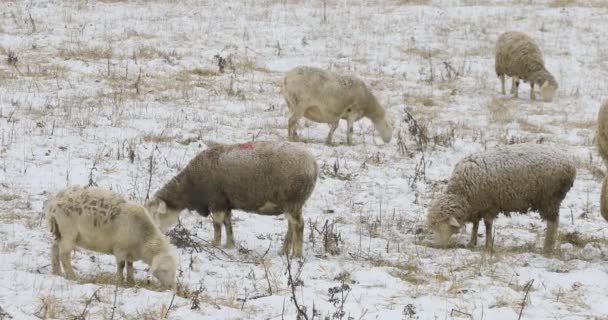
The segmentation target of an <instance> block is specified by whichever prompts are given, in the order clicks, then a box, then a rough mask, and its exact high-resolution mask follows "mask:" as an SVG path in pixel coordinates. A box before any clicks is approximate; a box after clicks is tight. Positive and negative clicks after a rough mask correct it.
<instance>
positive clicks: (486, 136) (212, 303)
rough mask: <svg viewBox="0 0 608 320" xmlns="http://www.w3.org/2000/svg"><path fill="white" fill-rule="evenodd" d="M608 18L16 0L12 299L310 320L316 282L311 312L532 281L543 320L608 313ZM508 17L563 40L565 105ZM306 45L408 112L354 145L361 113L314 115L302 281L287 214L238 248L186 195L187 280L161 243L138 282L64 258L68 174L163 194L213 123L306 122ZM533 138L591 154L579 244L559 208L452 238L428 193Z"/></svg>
mask: <svg viewBox="0 0 608 320" xmlns="http://www.w3.org/2000/svg"><path fill="white" fill-rule="evenodd" d="M325 2H326V4H325ZM607 16H608V6H607V5H606V3H605V2H604V1H584V0H549V1H528V0H514V1H506V0H496V1H481V0H460V1H457V0H426V1H425V0H399V1H397V0H396V1H391V0H385V1H383V0H355V1H334V0H327V1H322V0H314V1H302V0H260V1H258V0H244V1H220V0H209V1H191V0H183V1H176V0H158V1H156V0H155V1H144V0H140V1H120V0H118V1H117V0H108V1H85V0H67V1H47V0H38V1H6V0H5V1H2V2H1V3H0V17H1V18H0V57H1V61H0V261H1V263H0V307H1V309H0V318H2V310H4V312H6V313H8V314H10V315H11V316H12V318H13V319H30V318H31V319H35V318H60V319H160V318H169V319H282V318H285V319H295V318H296V314H297V312H296V309H295V306H294V302H293V301H292V299H291V297H292V294H295V297H296V301H297V302H298V304H299V305H300V306H302V307H303V308H306V311H307V314H308V318H309V319H312V318H315V319H324V318H326V317H328V318H329V319H339V318H340V315H341V312H343V313H344V314H343V316H342V318H343V319H347V318H352V319H491V320H495V319H517V318H518V316H519V314H520V312H521V309H522V301H524V297H526V296H527V298H526V304H525V307H524V308H523V313H522V316H521V317H522V319H608V306H607V305H606V304H605V302H604V298H605V296H606V292H608V264H607V263H606V260H607V259H608V247H607V244H608V241H606V239H608V234H607V232H606V231H605V226H607V224H606V221H604V220H603V219H602V218H601V216H600V215H599V202H598V199H599V192H600V182H599V178H600V177H601V176H602V175H603V172H602V171H605V168H603V165H602V162H601V160H600V159H599V158H598V154H597V152H596V150H595V148H594V145H593V139H594V138H593V137H594V129H595V122H596V113H597V110H598V108H599V106H600V103H601V101H602V100H603V99H606V98H607V96H608V82H607V81H606V79H608V46H607V43H608V33H607V32H606V30H608V19H606V17H607ZM507 30H521V31H525V32H527V33H528V34H529V35H531V36H532V37H533V38H534V39H536V40H537V42H538V43H539V44H540V46H541V48H542V50H543V52H544V55H545V60H546V65H547V67H548V69H549V70H550V71H551V72H552V73H553V75H554V76H555V77H556V79H557V81H558V82H559V85H560V90H559V93H558V96H557V98H556V100H555V101H554V102H552V103H544V102H540V101H536V102H533V101H530V99H529V86H528V85H526V84H524V85H522V86H521V89H520V98H519V99H511V98H509V97H504V96H502V95H501V94H500V89H499V88H500V82H499V80H498V79H497V78H496V75H495V73H494V58H493V47H494V43H495V40H496V38H497V36H498V34H500V33H501V32H504V31H507ZM216 55H217V57H216ZM218 57H221V58H223V59H226V66H225V70H224V73H219V71H218V61H219V60H220V59H218ZM298 65H313V66H318V67H322V68H327V69H331V70H335V71H339V72H347V73H354V74H357V75H359V76H360V77H361V78H363V79H364V80H365V81H366V82H367V83H369V84H370V86H371V87H372V89H373V90H374V92H375V93H376V95H377V96H378V98H379V100H380V101H381V103H382V104H383V105H384V106H385V107H386V108H387V110H388V112H389V114H390V116H391V118H392V120H393V123H394V127H395V130H394V139H393V141H391V143H389V144H382V143H381V142H379V137H378V136H377V134H376V133H375V132H374V129H373V126H372V125H371V123H370V122H369V121H368V120H362V121H359V122H357V123H356V124H355V136H354V137H355V139H354V140H355V145H354V146H346V145H345V144H344V143H345V140H346V134H345V125H344V124H342V126H341V127H340V128H339V129H338V131H337V132H336V135H335V137H334V139H335V141H336V142H339V145H337V146H334V147H329V146H326V145H324V143H323V142H324V139H325V136H326V135H327V132H328V130H329V128H328V126H327V125H323V124H316V123H312V122H305V121H302V123H301V129H300V133H301V135H302V136H303V137H304V138H305V140H306V143H305V146H306V147H307V148H308V149H309V150H310V151H311V152H313V153H314V155H315V156H316V157H317V159H318V163H319V166H320V167H321V169H322V170H321V171H322V173H321V177H320V179H319V181H318V183H317V187H316V189H315V192H314V194H313V195H312V197H311V199H310V200H309V202H308V204H307V206H306V207H305V211H304V215H305V219H306V229H305V254H304V255H305V258H304V259H303V260H301V261H300V260H295V259H294V260H292V261H291V273H292V278H294V283H295V284H297V286H296V287H295V288H294V290H293V291H292V288H291V286H290V285H289V284H288V278H289V273H288V272H287V262H288V261H287V260H286V258H285V257H282V256H279V255H278V254H277V251H278V248H279V246H280V243H281V241H282V237H283V235H284V233H285V231H286V228H287V227H286V225H287V222H286V221H285V219H284V218H283V217H277V218H273V217H262V216H257V215H253V214H247V213H243V212H239V211H237V212H235V214H234V216H235V217H234V225H235V237H236V240H237V243H238V245H237V248H236V249H230V250H227V249H226V250H224V249H221V248H213V247H211V246H210V245H209V240H210V239H211V237H212V227H211V223H210V222H209V221H208V220H206V219H202V218H201V217H199V216H198V215H196V214H190V213H185V214H183V215H182V219H181V220H182V221H181V223H182V225H183V227H184V228H185V229H181V230H178V231H180V232H175V231H174V232H173V238H174V240H176V241H177V240H179V241H178V242H179V243H178V244H181V245H183V244H184V240H187V239H184V233H185V232H188V233H189V234H190V237H189V239H190V240H192V241H194V242H195V243H194V244H192V245H191V246H186V247H184V248H181V249H180V250H179V253H180V258H181V261H180V272H179V281H180V287H179V290H178V292H177V295H175V296H174V295H173V293H172V292H170V291H162V290H161V289H159V288H158V286H157V285H156V284H155V283H156V282H155V280H154V279H153V277H151V276H150V275H149V274H148V272H147V270H146V269H147V265H145V264H143V263H141V262H138V263H136V264H135V266H136V278H137V279H138V282H137V284H136V286H134V287H122V286H116V285H115V284H114V282H113V278H112V273H113V272H114V270H115V262H114V258H113V257H112V256H109V255H102V254H96V253H92V252H88V251H85V250H77V252H76V253H75V255H74V265H75V269H76V272H77V273H78V275H79V276H80V278H79V280H78V281H68V280H66V279H64V278H62V277H58V276H54V275H51V274H50V260H49V246H50V243H51V235H50V232H49V231H48V228H47V226H46V223H45V220H44V217H43V215H42V213H41V207H42V202H43V201H44V199H45V198H46V196H47V194H48V193H52V192H55V191H57V190H59V189H61V188H64V187H66V186H68V185H73V184H84V185H86V184H89V183H91V184H96V185H99V186H102V187H106V188H111V189H113V190H115V191H118V192H121V193H123V194H124V195H125V196H127V197H129V198H130V199H132V200H134V201H137V202H140V203H143V201H144V199H145V197H146V195H147V194H148V193H153V192H154V191H156V190H157V189H158V188H159V187H160V186H161V185H162V184H163V183H165V182H166V181H167V180H168V179H169V178H170V177H172V176H173V175H174V174H175V173H177V172H178V171H179V170H180V169H181V168H183V166H184V165H185V164H186V163H187V162H188V161H189V159H190V158H191V157H192V156H194V155H195V154H196V153H197V152H199V151H201V150H203V149H204V148H205V147H206V144H208V143H209V142H222V143H224V142H225V143H236V142H245V141H251V140H273V141H284V140H286V136H287V114H288V113H287V110H286V106H285V103H284V100H283V98H282V97H281V95H280V93H279V83H280V81H281V79H282V75H283V73H284V72H285V71H286V70H289V69H290V68H292V67H295V66H298ZM410 117H413V118H414V119H415V121H414V120H411V119H410ZM523 141H538V142H543V143H559V144H563V145H564V146H565V149H564V152H565V153H570V154H573V155H576V156H577V157H579V159H580V163H579V169H578V176H577V180H576V182H575V184H574V186H573V188H572V190H571V191H570V193H569V194H568V196H567V198H566V199H565V200H564V202H563V203H562V208H561V216H562V218H561V225H560V241H559V242H560V243H559V244H558V250H557V253H556V255H555V256H554V257H545V256H543V255H542V254H541V246H542V239H543V237H544V230H545V224H544V223H543V222H542V221H541V220H540V218H539V216H538V214H537V213H531V214H529V215H513V216H512V217H511V218H507V217H501V218H499V219H498V220H497V222H496V224H495V226H496V227H495V228H496V229H495V233H496V239H495V242H496V250H495V252H494V253H493V254H489V253H485V252H484V251H483V243H484V240H485V239H484V238H481V240H480V245H479V246H478V247H477V248H474V249H473V250H471V249H468V248H465V247H464V244H465V243H466V241H467V238H468V235H467V233H466V231H464V230H463V233H461V234H459V235H458V236H457V237H455V238H456V239H455V240H456V241H455V242H456V245H455V247H454V248H451V249H437V248H433V247H432V246H431V245H430V240H431V237H432V234H431V233H430V232H429V230H428V229H427V228H426V225H425V208H426V207H427V206H428V205H429V203H430V201H431V200H432V197H433V194H434V193H435V192H437V191H441V189H442V187H443V186H444V184H445V182H446V179H447V178H448V176H449V173H450V171H451V168H452V166H453V164H454V163H455V162H456V161H457V160H458V159H460V158H461V157H463V156H464V155H466V154H468V153H471V152H475V151H480V150H484V149H486V148H490V147H492V146H495V145H499V144H506V143H518V142H523ZM150 177H151V180H149V179H150ZM468 228H470V226H468ZM482 229H483V228H482ZM469 230H470V229H469ZM480 233H483V230H480ZM297 280H301V281H297ZM313 308H314V312H313ZM313 313H314V315H313Z"/></svg>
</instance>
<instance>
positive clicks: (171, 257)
mask: <svg viewBox="0 0 608 320" xmlns="http://www.w3.org/2000/svg"><path fill="white" fill-rule="evenodd" d="M44 212H45V214H46V217H47V220H48V222H49V225H50V228H51V232H52V233H53V235H54V236H55V241H54V243H53V245H52V249H51V266H52V272H53V274H56V275H61V266H60V264H61V265H63V269H64V271H65V274H66V276H67V278H68V279H75V278H76V275H75V274H74V270H73V269H72V263H71V251H72V250H73V249H74V248H75V247H82V248H85V249H88V250H92V251H96V252H102V253H109V254H114V256H115V257H116V262H117V271H116V275H117V277H118V280H119V281H120V282H123V269H124V267H125V264H126V267H127V282H129V283H132V282H133V261H137V260H143V261H144V262H145V263H147V264H149V265H150V270H151V272H152V274H153V275H154V276H155V277H156V278H157V279H158V280H159V281H160V282H161V284H162V285H164V286H166V287H170V288H173V289H174V288H175V275H176V270H177V258H176V256H175V254H174V253H173V250H174V249H173V247H172V246H171V245H170V244H169V241H168V240H167V238H166V237H165V236H164V235H163V234H162V233H161V231H160V230H159V229H158V227H157V226H156V224H155V223H154V222H153V220H152V219H151V217H150V216H149V215H148V213H147V212H146V210H145V208H144V207H142V206H140V205H137V204H134V203H130V202H127V201H126V200H125V199H124V198H123V197H122V196H120V195H119V194H117V193H114V192H112V191H108V190H105V189H102V188H97V187H81V186H74V187H70V188H67V189H64V190H62V191H60V192H59V193H57V194H56V195H55V196H54V197H51V198H49V199H48V200H47V201H45V204H44Z"/></svg>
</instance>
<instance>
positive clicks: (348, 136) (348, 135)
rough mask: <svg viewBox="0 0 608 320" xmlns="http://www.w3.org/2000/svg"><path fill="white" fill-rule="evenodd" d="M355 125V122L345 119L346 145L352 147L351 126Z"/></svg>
mask: <svg viewBox="0 0 608 320" xmlns="http://www.w3.org/2000/svg"><path fill="white" fill-rule="evenodd" d="M354 123H355V120H354V119H352V118H350V117H349V118H348V119H346V143H347V144H348V145H352V144H353V125H354Z"/></svg>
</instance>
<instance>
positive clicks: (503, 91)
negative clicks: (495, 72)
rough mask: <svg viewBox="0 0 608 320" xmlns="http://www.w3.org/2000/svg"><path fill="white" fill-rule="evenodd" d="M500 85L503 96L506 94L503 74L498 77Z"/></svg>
mask: <svg viewBox="0 0 608 320" xmlns="http://www.w3.org/2000/svg"><path fill="white" fill-rule="evenodd" d="M500 84H501V87H502V94H503V95H504V94H507V93H506V91H505V75H504V74H501V75H500Z"/></svg>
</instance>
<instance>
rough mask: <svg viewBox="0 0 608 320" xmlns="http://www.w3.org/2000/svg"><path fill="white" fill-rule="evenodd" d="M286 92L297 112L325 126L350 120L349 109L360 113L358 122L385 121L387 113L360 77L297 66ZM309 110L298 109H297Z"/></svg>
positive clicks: (285, 83)
mask: <svg viewBox="0 0 608 320" xmlns="http://www.w3.org/2000/svg"><path fill="white" fill-rule="evenodd" d="M281 90H282V93H283V95H284V96H285V99H286V100H287V102H288V103H287V106H288V108H289V109H290V111H291V112H292V113H293V112H294V111H295V112H301V113H302V114H303V116H304V117H306V118H308V119H310V120H312V121H315V122H322V123H335V122H336V121H339V120H340V119H346V117H345V115H346V112H345V111H346V110H347V109H349V108H350V110H351V113H353V112H357V115H358V116H357V117H356V118H355V119H356V120H359V119H361V118H362V117H364V116H365V117H368V118H370V119H372V120H380V119H382V118H384V116H385V111H384V108H382V106H380V104H379V103H378V101H377V100H376V97H375V96H374V94H373V93H372V92H371V90H370V89H369V88H368V87H367V85H366V84H365V83H364V82H363V81H362V80H360V79H359V78H357V77H354V76H350V75H340V74H337V73H333V72H329V71H325V70H322V69H319V68H313V67H306V66H302V67H297V68H294V69H292V70H290V71H288V72H287V73H286V74H285V78H284V80H283V87H282V89H281ZM302 108H303V109H305V110H294V109H302Z"/></svg>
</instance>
